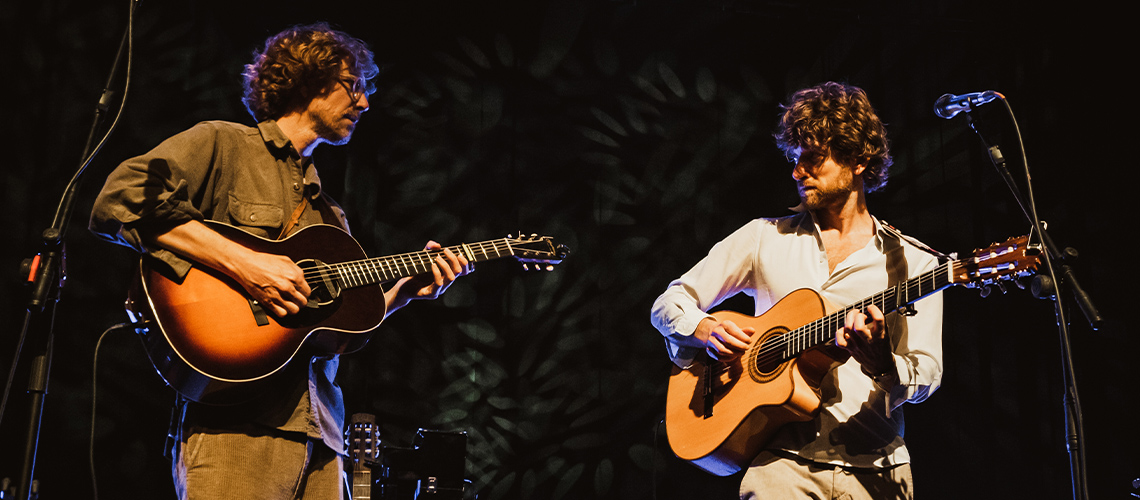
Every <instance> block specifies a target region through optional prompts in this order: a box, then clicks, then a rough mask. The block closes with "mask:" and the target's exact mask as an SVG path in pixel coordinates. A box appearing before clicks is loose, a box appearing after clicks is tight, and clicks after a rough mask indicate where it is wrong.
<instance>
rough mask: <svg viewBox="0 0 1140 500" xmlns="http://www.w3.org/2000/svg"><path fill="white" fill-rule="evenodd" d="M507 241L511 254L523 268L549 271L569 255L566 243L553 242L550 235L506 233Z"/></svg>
mask: <svg viewBox="0 0 1140 500" xmlns="http://www.w3.org/2000/svg"><path fill="white" fill-rule="evenodd" d="M507 243H508V244H509V245H510V247H511V255H513V256H514V257H515V259H517V260H518V261H519V262H522V265H523V269H526V270H531V269H533V270H535V271H551V270H553V269H554V266H555V265H556V264H560V263H562V261H563V260H564V259H565V258H566V257H568V256H569V255H570V249H569V248H567V247H566V245H559V244H557V243H555V242H554V238H551V237H550V236H539V235H537V234H532V235H530V236H523V235H522V234H521V233H520V234H519V236H518V237H517V238H516V237H513V236H510V235H507Z"/></svg>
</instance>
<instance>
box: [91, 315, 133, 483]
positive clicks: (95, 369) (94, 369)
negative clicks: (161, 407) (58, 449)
mask: <svg viewBox="0 0 1140 500" xmlns="http://www.w3.org/2000/svg"><path fill="white" fill-rule="evenodd" d="M134 326H135V325H134V324H133V323H119V324H117V325H114V326H112V327H110V328H108V329H106V330H103V333H101V334H100V335H99V340H98V341H97V342H95V356H94V360H93V361H92V362H91V440H90V441H89V443H88V445H87V460H88V462H89V463H90V465H91V491H92V497H91V498H92V499H93V500H99V486H98V484H97V483H96V481H95V404H96V396H97V395H98V388H99V386H98V384H97V383H96V376H97V375H98V374H99V347H100V346H101V345H103V338H104V337H106V336H107V334H108V333H111V332H113V331H115V330H120V329H123V328H132V327H134Z"/></svg>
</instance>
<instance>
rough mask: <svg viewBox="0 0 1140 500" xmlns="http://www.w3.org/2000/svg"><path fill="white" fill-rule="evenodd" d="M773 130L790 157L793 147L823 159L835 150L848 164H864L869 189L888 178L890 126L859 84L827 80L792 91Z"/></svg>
mask: <svg viewBox="0 0 1140 500" xmlns="http://www.w3.org/2000/svg"><path fill="white" fill-rule="evenodd" d="M781 108H783V110H784V113H783V115H782V116H781V117H780V123H779V126H778V127H777V129H776V133H775V134H774V135H775V137H776V145H777V146H779V148H780V149H781V150H782V151H783V152H784V154H785V155H788V156H789V157H791V154H792V152H793V151H794V150H795V149H797V148H798V149H800V150H801V154H803V155H811V156H813V157H817V158H819V159H820V160H822V159H826V158H827V155H829V154H830V155H831V157H832V159H834V160H835V161H836V163H839V164H840V165H843V166H845V167H854V166H856V165H866V167H867V168H866V170H864V171H863V188H864V190H865V191H866V192H868V193H870V192H873V191H876V190H878V189H880V188H882V187H883V186H885V185H886V184H887V169H888V168H889V167H890V166H891V164H892V163H893V161H892V160H891V151H890V146H889V144H888V143H887V130H886V128H885V127H883V122H882V120H880V119H879V116H878V115H877V114H875V110H874V108H872V107H871V101H869V100H868V99H867V93H866V92H864V91H863V89H861V88H859V87H855V86H852V85H847V84H843V83H835V82H826V83H821V84H819V85H816V86H815V87H811V88H806V89H803V90H800V91H798V92H796V93H795V94H792V97H791V99H790V100H789V101H788V103H787V104H785V105H782V106H781Z"/></svg>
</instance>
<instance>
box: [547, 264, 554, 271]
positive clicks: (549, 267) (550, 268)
mask: <svg viewBox="0 0 1140 500" xmlns="http://www.w3.org/2000/svg"><path fill="white" fill-rule="evenodd" d="M546 270H547V271H553V270H554V264H547V265H546Z"/></svg>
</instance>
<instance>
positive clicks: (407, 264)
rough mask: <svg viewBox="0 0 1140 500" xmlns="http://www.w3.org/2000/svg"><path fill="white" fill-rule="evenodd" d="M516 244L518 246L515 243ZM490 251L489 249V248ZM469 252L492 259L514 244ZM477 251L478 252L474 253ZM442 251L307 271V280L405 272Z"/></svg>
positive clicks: (455, 248) (492, 243)
mask: <svg viewBox="0 0 1140 500" xmlns="http://www.w3.org/2000/svg"><path fill="white" fill-rule="evenodd" d="M516 243H517V242H516ZM488 244H489V245H490V248H489V249H488V248H487V245H488ZM466 246H467V248H469V249H472V250H473V252H472V254H473V255H474V254H481V255H482V256H483V257H489V256H490V254H491V251H493V252H494V253H497V254H499V255H503V254H508V255H509V254H511V243H510V242H509V241H507V240H505V239H500V240H489V241H485V242H480V243H474V244H469V245H466ZM476 248H477V249H478V252H475V251H474V249H476ZM448 249H449V250H452V251H453V252H463V246H462V245H457V246H453V247H448ZM443 250H444V249H442V248H439V249H432V250H421V251H418V252H408V253H403V254H397V255H390V256H386V257H375V258H368V259H360V260H354V261H345V262H338V263H336V264H326V265H324V266H321V267H317V268H310V269H305V270H304V276H305V280H306V281H307V282H309V283H313V282H314V281H313V280H314V279H315V281H316V282H319V281H323V280H325V279H327V278H330V277H331V278H337V277H340V278H344V273H345V272H350V273H353V274H354V275H357V276H361V275H370V276H373V277H375V276H376V275H377V274H378V273H383V274H387V270H386V269H385V266H386V267H387V268H388V269H398V268H399V267H401V266H402V267H403V268H405V269H408V268H412V267H418V266H423V267H425V268H426V267H427V265H426V263H427V262H431V261H433V260H435V257H437V256H439V255H442V254H443Z"/></svg>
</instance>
